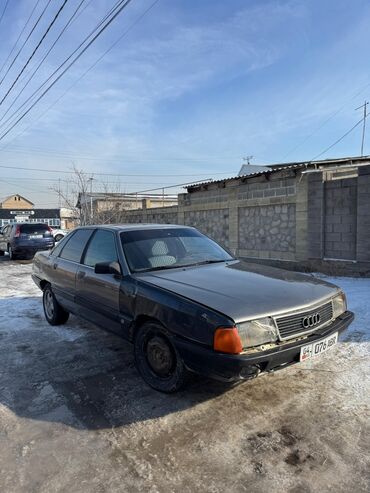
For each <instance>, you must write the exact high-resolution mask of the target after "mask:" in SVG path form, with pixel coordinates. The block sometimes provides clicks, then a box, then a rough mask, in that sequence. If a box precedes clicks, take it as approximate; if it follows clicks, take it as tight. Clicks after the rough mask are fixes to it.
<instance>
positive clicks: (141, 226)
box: [78, 223, 194, 232]
mask: <svg viewBox="0 0 370 493" xmlns="http://www.w3.org/2000/svg"><path fill="white" fill-rule="evenodd" d="M90 228H99V229H110V230H115V231H120V232H122V231H139V230H150V229H169V228H179V229H180V228H181V229H184V228H185V229H194V228H192V227H191V226H184V225H182V224H151V223H133V224H92V225H88V226H80V227H79V228H78V229H90Z"/></svg>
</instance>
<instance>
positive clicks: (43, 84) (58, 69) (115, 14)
mask: <svg viewBox="0 0 370 493" xmlns="http://www.w3.org/2000/svg"><path fill="white" fill-rule="evenodd" d="M49 1H50V0H49ZM125 1H126V3H125V4H124V5H123V6H122V4H123V3H124V2H125ZM130 2H131V0H119V1H117V2H116V4H115V5H114V6H113V7H112V8H111V9H110V10H109V11H108V12H107V14H105V16H104V17H103V18H102V19H101V20H100V21H99V23H98V24H97V25H96V26H95V27H94V29H92V31H90V33H89V34H88V35H87V36H86V37H85V38H84V40H83V41H82V42H81V43H80V44H79V45H78V46H77V47H76V48H75V49H74V50H73V51H72V53H70V55H69V56H68V57H67V58H66V59H65V60H64V61H63V62H62V63H61V64H60V65H59V66H58V67H57V68H56V69H55V70H54V71H53V72H52V73H51V74H50V75H49V76H48V78H47V79H46V80H45V81H44V82H43V83H42V84H41V85H40V86H39V87H38V88H37V89H36V90H35V91H34V92H33V93H32V94H31V95H30V96H29V97H28V98H27V99H26V100H25V101H24V102H23V103H22V104H21V105H20V106H18V108H17V109H16V110H15V111H14V112H13V113H12V115H10V117H8V118H7V119H6V120H5V122H3V123H2V124H1V125H0V127H4V126H5V125H6V124H7V123H8V122H10V121H11V120H12V119H13V118H14V117H15V118H17V117H16V115H17V113H19V112H20V111H21V110H22V109H23V108H24V107H26V105H27V103H29V102H31V101H32V99H33V98H35V97H37V93H39V92H40V91H41V90H42V88H43V87H44V86H45V85H46V84H47V83H48V82H49V81H51V79H52V78H53V77H54V75H56V74H57V73H58V72H59V71H60V70H61V68H62V67H63V66H64V65H65V64H66V63H67V62H68V61H69V60H70V59H71V58H72V57H73V56H74V55H76V53H78V51H79V50H80V49H81V48H82V47H83V45H84V44H85V43H87V41H88V39H89V38H90V37H91V36H93V35H94V33H95V32H96V31H98V29H99V28H100V27H101V26H102V25H103V24H104V22H106V21H107V20H109V17H111V21H110V22H112V21H113V20H114V18H115V17H116V16H117V15H118V14H119V13H120V12H121V11H122V10H123V8H125V7H126V6H127V5H128V4H129V3H130ZM118 8H119V9H120V10H119V11H118V12H116V13H114V12H115V11H116V10H117V9H118ZM113 14H114V17H113V18H112V15H113ZM108 25H109V24H107V25H106V26H103V28H102V30H101V31H100V32H99V35H100V34H101V32H103V31H104V30H105V28H106V27H108ZM95 39H96V38H95V37H94V38H93V39H92V40H91V41H90V42H89V44H87V45H86V46H85V47H84V48H83V51H81V52H80V54H79V55H76V58H75V59H74V60H72V62H71V63H70V65H68V66H67V68H66V70H65V71H63V72H62V73H61V74H60V76H59V77H57V78H56V79H55V80H54V81H53V82H52V83H51V84H50V86H49V88H48V89H47V90H46V92H45V93H43V94H42V95H41V96H40V97H39V98H38V99H35V100H34V103H35V104H37V102H38V101H39V100H40V99H41V98H42V97H43V96H44V95H45V94H46V93H47V92H48V91H49V90H50V89H51V87H53V85H54V84H55V83H56V82H58V80H59V79H60V78H61V77H62V76H63V75H64V73H65V72H66V71H67V70H68V69H69V67H70V66H72V65H73V63H75V61H77V60H78V58H79V57H80V56H81V55H82V54H83V53H84V51H86V49H87V48H89V46H90V45H91V44H92V43H93V42H94V41H95ZM35 104H33V106H34V105H35ZM33 106H32V107H31V109H32V108H33ZM27 113H28V111H27ZM24 116H25V115H24ZM24 116H22V118H21V119H23V117H24ZM14 121H15V120H13V122H12V123H10V126H11V125H12V124H13V123H14ZM8 128H9V127H8ZM12 128H13V127H12ZM0 140H1V139H0Z"/></svg>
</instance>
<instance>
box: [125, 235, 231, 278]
mask: <svg viewBox="0 0 370 493" xmlns="http://www.w3.org/2000/svg"><path fill="white" fill-rule="evenodd" d="M121 242H122V247H123V251H124V253H125V256H126V259H127V262H128V265H129V267H130V269H131V271H132V272H145V271H151V270H160V269H174V268H176V267H184V266H190V265H198V264H203V263H204V264H207V263H213V262H225V261H227V260H233V258H232V257H231V256H230V255H229V254H228V253H227V252H226V251H225V250H224V249H223V248H221V247H220V246H219V245H217V243H215V242H214V241H212V240H210V239H209V238H207V236H204V235H202V234H201V233H200V232H199V231H197V230H196V229H186V228H168V229H167V228H166V229H149V230H142V231H141V230H138V231H126V232H124V233H121Z"/></svg>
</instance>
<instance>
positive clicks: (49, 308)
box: [42, 286, 69, 325]
mask: <svg viewBox="0 0 370 493" xmlns="http://www.w3.org/2000/svg"><path fill="white" fill-rule="evenodd" d="M42 304H43V307H44V314H45V318H46V320H47V321H48V322H49V324H50V325H62V324H65V323H66V322H67V320H68V317H69V313H68V312H66V311H65V310H64V308H63V307H62V306H61V305H60V304H59V303H58V302H57V300H56V298H55V296H54V293H53V292H52V290H51V287H50V286H47V287H46V288H45V289H44V294H43V297H42Z"/></svg>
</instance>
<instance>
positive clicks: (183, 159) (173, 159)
mask: <svg viewBox="0 0 370 493" xmlns="http://www.w3.org/2000/svg"><path fill="white" fill-rule="evenodd" d="M7 146H8V144H7V145H5V146H4V147H3V148H1V149H0V150H1V151H4V152H9V153H15V152H17V153H20V154H27V155H28V154H32V153H34V154H41V155H46V156H52V157H57V158H61V159H68V160H71V159H76V160H87V161H103V162H105V163H108V162H113V163H122V162H123V161H126V162H130V163H135V164H137V163H139V164H140V163H147V162H155V163H159V162H164V161H169V162H171V163H175V162H185V163H187V162H188V163H194V162H197V163H202V162H204V163H208V162H210V161H212V162H215V161H220V162H225V161H229V160H234V159H238V158H237V157H235V156H234V157H223V158H220V157H215V156H209V157H202V158H201V157H178V156H174V157H158V158H153V157H141V158H140V159H138V158H135V157H124V158H98V157H94V156H79V155H76V154H71V153H69V154H67V153H62V152H59V151H54V150H51V149H49V150H42V149H40V150H39V149H35V148H32V147H27V148H24V150H23V148H18V147H12V148H11V149H5V147H7Z"/></svg>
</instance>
